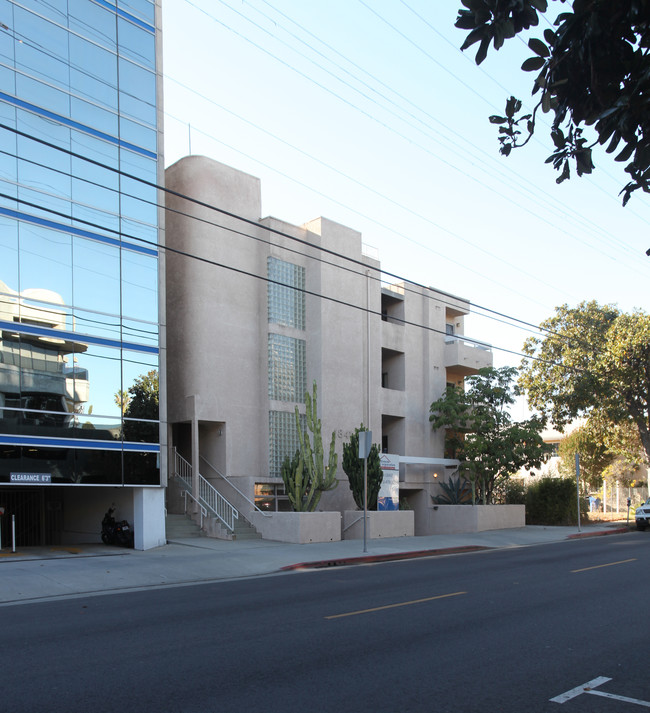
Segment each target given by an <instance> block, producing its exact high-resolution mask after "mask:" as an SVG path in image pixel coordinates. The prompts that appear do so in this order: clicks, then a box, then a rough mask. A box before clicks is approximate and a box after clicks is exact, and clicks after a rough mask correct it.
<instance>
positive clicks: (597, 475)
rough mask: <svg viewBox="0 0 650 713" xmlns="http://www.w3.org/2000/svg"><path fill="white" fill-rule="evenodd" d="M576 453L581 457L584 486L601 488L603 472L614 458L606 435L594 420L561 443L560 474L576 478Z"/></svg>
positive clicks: (581, 474) (590, 420)
mask: <svg viewBox="0 0 650 713" xmlns="http://www.w3.org/2000/svg"><path fill="white" fill-rule="evenodd" d="M576 453H578V454H579V455H580V478H581V480H582V482H583V486H584V487H585V488H586V487H590V488H598V487H600V485H601V483H602V477H603V471H604V470H605V468H607V466H608V465H610V464H611V462H612V461H613V459H614V456H613V455H612V454H611V453H610V452H609V449H608V448H607V445H606V443H605V434H604V433H603V431H602V430H601V429H600V428H598V426H597V425H596V424H595V423H594V421H593V419H589V420H588V421H587V422H586V423H585V424H583V425H582V426H579V427H578V428H576V429H575V430H573V431H572V432H571V433H570V434H568V435H567V436H566V437H565V438H564V439H562V441H560V446H559V456H560V473H561V474H562V475H564V476H565V477H568V478H570V477H575V457H576Z"/></svg>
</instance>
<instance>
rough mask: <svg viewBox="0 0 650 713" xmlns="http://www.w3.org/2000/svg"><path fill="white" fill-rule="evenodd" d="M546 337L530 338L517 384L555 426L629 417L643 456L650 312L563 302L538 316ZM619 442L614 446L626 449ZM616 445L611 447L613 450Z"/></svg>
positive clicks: (648, 438)
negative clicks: (580, 420) (623, 311)
mask: <svg viewBox="0 0 650 713" xmlns="http://www.w3.org/2000/svg"><path fill="white" fill-rule="evenodd" d="M540 327H541V329H543V330H544V331H545V332H546V335H547V336H546V337H544V338H541V337H530V338H529V339H527V340H526V342H525V343H524V347H523V351H524V353H525V354H527V355H528V356H530V357H535V359H525V360H524V361H523V363H522V366H521V377H520V379H519V384H520V386H521V387H522V388H523V389H524V390H525V391H526V392H527V395H528V402H529V404H530V405H531V406H532V407H533V408H535V409H537V410H538V411H540V412H542V413H545V414H548V415H549V416H550V417H551V420H552V421H553V423H554V424H555V425H556V426H557V427H558V428H560V429H561V428H563V427H564V426H566V425H567V424H568V423H570V422H571V421H572V420H574V419H575V418H578V417H580V416H585V415H589V416H590V418H600V419H602V420H603V421H605V422H609V423H611V424H614V426H616V427H619V428H620V427H623V426H625V424H626V423H628V424H629V422H632V423H634V425H635V427H636V429H637V431H638V434H639V438H640V441H641V445H642V447H643V450H644V453H645V458H646V460H648V459H650V316H649V315H647V314H645V313H643V312H641V311H635V312H633V313H632V314H621V313H620V312H619V310H618V309H617V308H616V307H615V306H613V305H602V306H601V305H599V304H598V303H597V302H595V301H592V302H581V303H580V304H579V305H578V306H577V307H573V308H571V307H569V306H568V305H566V304H565V305H562V306H560V307H557V308H556V310H555V315H554V316H553V317H550V318H549V319H547V320H545V321H544V322H542V324H541V325H540ZM625 443H626V441H625V439H623V440H621V441H620V443H619V446H618V452H619V454H621V455H624V454H625V452H627V453H628V454H629V453H630V452H631V450H630V449H631V448H633V447H632V446H630V445H629V439H627V443H628V444H627V445H625ZM614 450H615V451H616V449H614Z"/></svg>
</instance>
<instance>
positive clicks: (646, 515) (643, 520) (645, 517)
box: [634, 498, 650, 530]
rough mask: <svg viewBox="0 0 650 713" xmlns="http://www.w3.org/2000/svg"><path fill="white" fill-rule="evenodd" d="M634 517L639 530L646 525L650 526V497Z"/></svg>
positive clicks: (643, 528)
mask: <svg viewBox="0 0 650 713" xmlns="http://www.w3.org/2000/svg"><path fill="white" fill-rule="evenodd" d="M634 517H635V519H636V529H637V530H645V529H646V527H648V526H650V498H648V499H647V500H646V501H645V502H644V503H643V505H640V506H639V507H638V508H637V509H636V513H635V516H634Z"/></svg>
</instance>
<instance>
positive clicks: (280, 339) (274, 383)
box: [269, 334, 307, 403]
mask: <svg viewBox="0 0 650 713" xmlns="http://www.w3.org/2000/svg"><path fill="white" fill-rule="evenodd" d="M306 388H307V367H306V343H305V340H304V339H294V338H293V337H284V336H282V335H280V334H269V398H270V399H274V400H276V401H297V402H300V403H304V401H305V390H306Z"/></svg>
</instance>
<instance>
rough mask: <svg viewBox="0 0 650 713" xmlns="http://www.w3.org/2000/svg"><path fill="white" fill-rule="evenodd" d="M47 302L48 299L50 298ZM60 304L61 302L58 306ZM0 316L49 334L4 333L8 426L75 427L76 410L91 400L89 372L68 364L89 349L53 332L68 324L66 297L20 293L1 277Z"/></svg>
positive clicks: (0, 398)
mask: <svg viewBox="0 0 650 713" xmlns="http://www.w3.org/2000/svg"><path fill="white" fill-rule="evenodd" d="M46 300H47V301H46ZM56 305H60V306H58V307H57V306H56ZM0 320H1V321H2V322H3V323H4V325H5V326H8V325H7V323H10V324H15V325H16V327H18V325H31V326H34V327H41V328H44V329H46V330H49V331H50V332H51V334H50V335H47V336H44V335H42V334H41V335H38V334H33V335H31V334H26V333H19V332H17V331H13V330H12V329H6V328H3V329H2V330H1V331H0V364H1V366H0V370H1V376H0V406H1V407H2V420H3V421H4V422H7V425H10V424H15V425H21V426H23V427H31V429H30V430H33V429H36V430H40V431H41V432H42V428H40V427H45V428H50V427H54V428H57V427H61V426H64V427H67V426H73V425H74V417H73V415H72V414H75V413H79V412H81V411H82V409H83V406H84V404H85V403H86V402H87V401H88V394H89V387H88V372H87V370H85V369H79V368H78V367H75V366H74V361H73V366H68V364H69V360H70V358H72V359H73V360H74V359H75V357H74V355H75V354H80V353H83V352H84V351H86V349H87V345H85V344H83V343H82V342H78V341H71V340H69V339H65V338H60V337H58V336H52V335H53V334H56V332H57V331H58V332H63V330H64V329H65V327H66V312H65V309H64V307H63V299H62V298H61V296H60V295H58V294H56V293H54V292H51V291H50V290H39V289H28V290H24V291H23V292H22V293H20V294H19V293H17V292H16V291H15V290H12V289H11V288H10V287H9V286H8V285H6V284H5V283H3V282H2V281H0Z"/></svg>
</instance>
